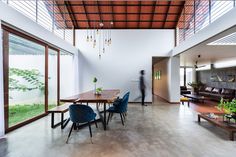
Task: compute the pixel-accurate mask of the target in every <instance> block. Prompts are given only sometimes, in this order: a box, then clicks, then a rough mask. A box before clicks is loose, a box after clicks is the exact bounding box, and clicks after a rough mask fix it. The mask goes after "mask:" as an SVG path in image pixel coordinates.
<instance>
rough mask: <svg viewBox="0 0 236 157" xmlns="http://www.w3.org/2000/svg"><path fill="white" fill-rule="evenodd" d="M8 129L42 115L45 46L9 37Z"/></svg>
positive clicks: (43, 108) (14, 36)
mask: <svg viewBox="0 0 236 157" xmlns="http://www.w3.org/2000/svg"><path fill="white" fill-rule="evenodd" d="M8 70H9V71H8V86H9V96H8V99H9V107H8V116H9V117H8V126H9V127H11V126H14V125H16V124H19V123H21V122H23V121H25V120H28V119H31V118H33V117H36V116H38V115H40V114H42V113H44V112H45V95H44V91H45V80H44V77H45V76H44V74H45V47H44V46H42V45H40V44H37V43H35V42H32V41H29V40H27V39H24V38H22V37H19V36H16V35H14V34H11V33H10V34H9V69H8Z"/></svg>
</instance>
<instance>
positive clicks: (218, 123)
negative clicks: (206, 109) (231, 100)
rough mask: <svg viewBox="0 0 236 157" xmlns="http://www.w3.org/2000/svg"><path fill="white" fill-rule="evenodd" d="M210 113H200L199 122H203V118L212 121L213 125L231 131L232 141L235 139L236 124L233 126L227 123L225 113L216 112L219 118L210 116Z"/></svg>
mask: <svg viewBox="0 0 236 157" xmlns="http://www.w3.org/2000/svg"><path fill="white" fill-rule="evenodd" d="M208 115H209V113H202V114H198V123H200V122H201V118H202V119H205V120H206V121H208V122H210V123H212V124H213V125H215V126H217V127H219V128H222V129H224V130H225V131H227V132H228V133H229V139H230V140H231V141H234V134H235V133H236V127H235V126H231V125H229V124H227V123H226V122H224V118H223V116H224V114H216V113H215V115H217V116H218V117H219V118H217V119H213V118H210V117H208Z"/></svg>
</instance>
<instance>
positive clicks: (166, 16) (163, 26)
mask: <svg viewBox="0 0 236 157" xmlns="http://www.w3.org/2000/svg"><path fill="white" fill-rule="evenodd" d="M170 5H171V1H168V6H167V11H166V14H165V18H164V19H165V22H163V25H162V28H165V25H166V21H167V18H168V12H169V10H170Z"/></svg>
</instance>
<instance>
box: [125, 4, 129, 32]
mask: <svg viewBox="0 0 236 157" xmlns="http://www.w3.org/2000/svg"><path fill="white" fill-rule="evenodd" d="M125 3H126V6H125V19H126V22H125V28H128V15H127V12H128V1H126V2H125Z"/></svg>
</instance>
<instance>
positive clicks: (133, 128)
mask: <svg viewBox="0 0 236 157" xmlns="http://www.w3.org/2000/svg"><path fill="white" fill-rule="evenodd" d="M92 131H93V144H92V143H91V141H90V138H89V129H88V128H87V127H85V128H83V129H82V130H79V131H74V132H72V136H71V138H70V141H69V144H66V143H65V141H66V137H67V135H68V132H69V126H67V127H66V128H65V129H64V130H61V129H60V128H59V127H58V128H56V129H51V128H50V116H47V117H45V118H42V119H40V120H38V121H36V122H33V123H31V124H29V125H27V126H25V127H22V128H20V129H17V130H15V131H13V132H11V133H9V134H7V135H6V138H5V139H1V140H0V157H5V156H7V157H77V156H80V157H235V156H236V141H229V140H228V134H227V133H226V132H224V131H223V130H221V129H219V128H217V127H215V126H213V125H211V124H209V123H208V122H202V123H201V124H200V125H199V124H198V123H197V112H195V111H194V110H192V109H191V108H188V107H187V105H185V106H183V105H179V104H168V103H165V102H159V101H155V103H153V104H149V106H147V107H142V106H140V105H139V104H129V112H128V117H127V120H126V123H125V126H122V124H121V121H120V117H119V115H115V116H114V117H113V119H112V121H111V122H110V123H109V129H108V130H107V131H104V130H103V129H102V125H101V124H99V128H96V127H95V126H92Z"/></svg>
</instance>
